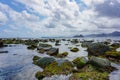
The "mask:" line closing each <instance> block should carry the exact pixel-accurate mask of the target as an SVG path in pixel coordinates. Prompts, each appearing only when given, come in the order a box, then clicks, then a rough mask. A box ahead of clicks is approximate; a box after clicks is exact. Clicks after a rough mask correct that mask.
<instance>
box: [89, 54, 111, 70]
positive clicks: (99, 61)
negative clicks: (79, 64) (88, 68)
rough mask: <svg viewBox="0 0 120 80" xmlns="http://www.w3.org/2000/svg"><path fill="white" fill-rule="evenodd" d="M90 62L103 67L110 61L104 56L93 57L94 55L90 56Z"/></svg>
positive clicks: (108, 64) (107, 65)
mask: <svg viewBox="0 0 120 80" xmlns="http://www.w3.org/2000/svg"><path fill="white" fill-rule="evenodd" d="M90 63H91V64H92V65H94V66H97V67H103V68H106V67H110V66H111V62H110V61H109V60H107V59H104V58H98V57H94V56H92V57H91V58H90Z"/></svg>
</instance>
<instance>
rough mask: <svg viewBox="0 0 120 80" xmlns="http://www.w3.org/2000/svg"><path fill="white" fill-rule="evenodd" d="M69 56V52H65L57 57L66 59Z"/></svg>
mask: <svg viewBox="0 0 120 80" xmlns="http://www.w3.org/2000/svg"><path fill="white" fill-rule="evenodd" d="M67 55H68V52H63V53H60V54H58V55H57V57H59V58H64V57H66V56H67Z"/></svg>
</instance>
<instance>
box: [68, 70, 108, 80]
mask: <svg viewBox="0 0 120 80" xmlns="http://www.w3.org/2000/svg"><path fill="white" fill-rule="evenodd" d="M108 75H109V74H108V73H107V72H97V71H92V72H80V73H74V74H73V75H72V76H71V77H70V78H69V80H108V77H109V76H108Z"/></svg>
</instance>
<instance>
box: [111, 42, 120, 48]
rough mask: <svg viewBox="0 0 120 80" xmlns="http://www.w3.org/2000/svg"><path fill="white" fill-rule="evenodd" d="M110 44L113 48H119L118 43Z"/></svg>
mask: <svg viewBox="0 0 120 80" xmlns="http://www.w3.org/2000/svg"><path fill="white" fill-rule="evenodd" d="M111 46H112V47H113V48H115V49H117V48H119V47H120V43H113V44H111Z"/></svg>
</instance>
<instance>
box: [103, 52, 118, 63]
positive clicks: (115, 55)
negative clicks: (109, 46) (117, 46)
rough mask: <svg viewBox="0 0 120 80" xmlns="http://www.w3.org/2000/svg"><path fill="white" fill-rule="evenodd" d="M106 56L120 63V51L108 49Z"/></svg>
mask: <svg viewBox="0 0 120 80" xmlns="http://www.w3.org/2000/svg"><path fill="white" fill-rule="evenodd" d="M105 56H106V58H108V59H109V60H110V61H113V62H115V63H119V62H120V51H116V50H113V51H107V52H106V53H105Z"/></svg>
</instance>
